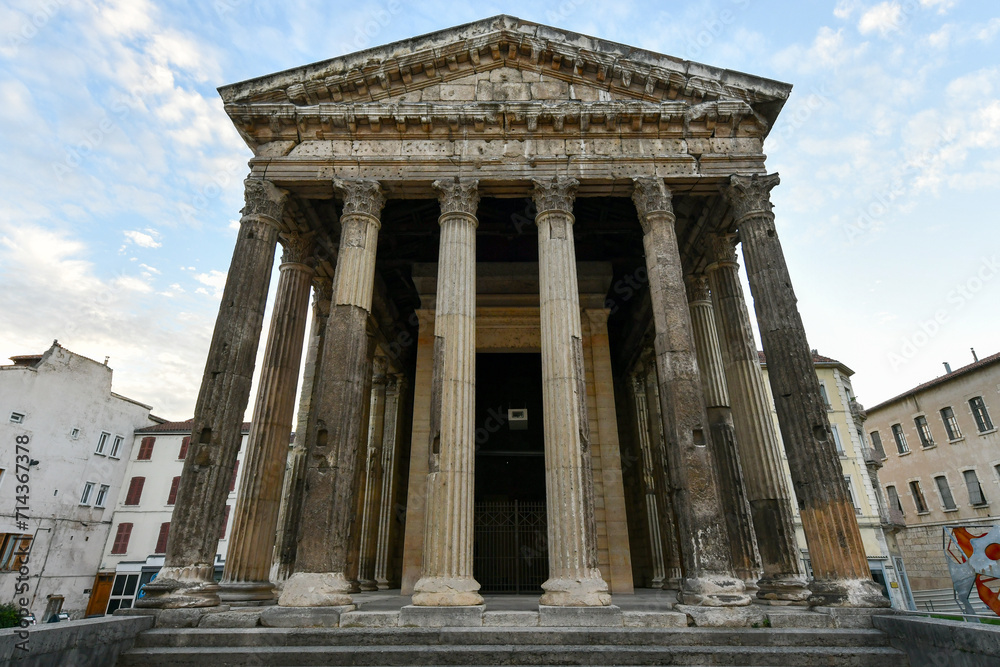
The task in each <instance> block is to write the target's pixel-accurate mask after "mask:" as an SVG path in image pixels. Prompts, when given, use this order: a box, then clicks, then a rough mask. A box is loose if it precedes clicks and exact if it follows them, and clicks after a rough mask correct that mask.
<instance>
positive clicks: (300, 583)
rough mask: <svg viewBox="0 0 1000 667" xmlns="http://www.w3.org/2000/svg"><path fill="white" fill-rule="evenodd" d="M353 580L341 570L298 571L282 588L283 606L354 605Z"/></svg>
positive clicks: (279, 601)
mask: <svg viewBox="0 0 1000 667" xmlns="http://www.w3.org/2000/svg"><path fill="white" fill-rule="evenodd" d="M351 584H352V582H350V581H348V580H347V579H345V578H344V575H343V574H342V573H340V572H296V573H295V574H293V575H292V576H290V577H289V578H288V579H287V580H286V581H285V585H284V587H283V588H282V590H281V597H279V598H278V605H279V606H281V607H342V606H346V605H353V604H354V600H353V599H352V598H351V588H352V586H351Z"/></svg>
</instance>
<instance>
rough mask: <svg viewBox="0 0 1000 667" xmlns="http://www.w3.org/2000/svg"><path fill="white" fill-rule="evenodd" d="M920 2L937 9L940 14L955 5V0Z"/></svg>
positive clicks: (927, 0)
mask: <svg viewBox="0 0 1000 667" xmlns="http://www.w3.org/2000/svg"><path fill="white" fill-rule="evenodd" d="M920 4H921V6H923V7H926V8H928V9H937V11H938V14H944V13H945V12H947V11H948V10H949V9H951V8H952V7H954V6H955V0H920Z"/></svg>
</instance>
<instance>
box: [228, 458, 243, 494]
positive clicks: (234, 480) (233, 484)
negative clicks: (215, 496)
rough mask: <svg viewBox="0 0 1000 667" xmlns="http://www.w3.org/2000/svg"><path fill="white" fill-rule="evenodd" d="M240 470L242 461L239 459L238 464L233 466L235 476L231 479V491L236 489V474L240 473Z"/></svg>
mask: <svg viewBox="0 0 1000 667" xmlns="http://www.w3.org/2000/svg"><path fill="white" fill-rule="evenodd" d="M239 472H240V462H239V461H237V462H236V465H235V466H233V478H232V479H231V480H229V493H232V492H233V491H235V490H236V476H237V475H238V474H239Z"/></svg>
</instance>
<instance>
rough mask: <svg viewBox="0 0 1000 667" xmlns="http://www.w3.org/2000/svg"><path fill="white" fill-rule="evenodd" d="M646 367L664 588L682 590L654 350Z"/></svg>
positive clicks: (675, 516)
mask: <svg viewBox="0 0 1000 667" xmlns="http://www.w3.org/2000/svg"><path fill="white" fill-rule="evenodd" d="M644 356H646V357H647V359H646V361H644V363H643V367H644V368H645V371H646V372H645V378H644V380H645V383H646V411H647V412H648V413H649V437H650V453H651V455H652V471H653V478H654V481H655V484H656V497H655V499H654V501H655V503H656V514H657V516H658V517H659V519H660V534H661V535H662V536H663V559H664V563H665V565H666V579H664V581H663V588H664V589H667V590H680V588H681V580H682V578H683V577H682V573H681V545H680V538H679V537H678V535H677V514H676V513H675V512H674V498H673V494H672V492H671V489H670V487H669V478H670V471H669V468H668V465H667V450H666V439H665V438H664V436H663V419H662V418H661V416H660V383H659V378H658V376H657V374H656V355H655V353H654V352H653V350H649V351H648V355H646V354H645V353H644Z"/></svg>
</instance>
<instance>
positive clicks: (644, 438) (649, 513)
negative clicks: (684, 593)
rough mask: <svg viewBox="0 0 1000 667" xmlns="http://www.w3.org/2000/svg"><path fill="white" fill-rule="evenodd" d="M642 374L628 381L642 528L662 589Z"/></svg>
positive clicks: (660, 544)
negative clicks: (642, 503) (636, 439)
mask: <svg viewBox="0 0 1000 667" xmlns="http://www.w3.org/2000/svg"><path fill="white" fill-rule="evenodd" d="M644 375H645V373H644V371H643V370H640V371H637V372H636V375H635V376H634V377H632V378H631V382H630V384H631V389H632V402H633V405H634V407H635V419H636V426H637V427H638V428H637V431H638V434H639V452H640V454H641V455H642V486H643V497H644V498H645V504H646V527H647V531H648V533H649V550H650V556H651V558H650V560H651V561H652V563H653V579H652V581H651V582H650V584H651V586H652V587H653V588H662V587H663V584H664V582H665V581H666V579H667V562H666V559H665V558H664V556H663V533H662V531H661V530H660V516H659V511H658V510H657V506H656V505H657V502H656V493H657V489H656V482H655V477H654V474H653V451H652V446H651V444H650V423H649V411H648V410H647V406H646V381H645V377H644Z"/></svg>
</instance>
